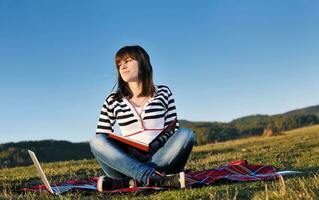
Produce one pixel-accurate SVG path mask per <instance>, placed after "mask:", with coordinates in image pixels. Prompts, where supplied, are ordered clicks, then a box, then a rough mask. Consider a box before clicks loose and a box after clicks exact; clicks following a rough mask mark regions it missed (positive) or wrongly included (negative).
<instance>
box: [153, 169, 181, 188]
mask: <svg viewBox="0 0 319 200" xmlns="http://www.w3.org/2000/svg"><path fill="white" fill-rule="evenodd" d="M147 185H148V186H159V187H171V188H185V187H186V184H185V172H180V173H176V174H169V175H158V174H157V173H156V176H151V177H149V179H148V183H147Z"/></svg>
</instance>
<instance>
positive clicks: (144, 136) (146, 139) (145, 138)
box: [126, 130, 162, 144]
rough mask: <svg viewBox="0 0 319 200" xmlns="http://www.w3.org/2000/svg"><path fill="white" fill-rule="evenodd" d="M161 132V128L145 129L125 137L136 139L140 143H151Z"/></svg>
mask: <svg viewBox="0 0 319 200" xmlns="http://www.w3.org/2000/svg"><path fill="white" fill-rule="evenodd" d="M161 132H162V130H156V131H153V130H152V131H151V130H145V131H143V132H141V133H138V134H135V135H132V136H129V137H126V138H129V139H134V140H137V141H140V142H142V143H145V144H149V143H151V142H152V141H153V140H154V138H156V136H157V135H158V134H160V133H161Z"/></svg>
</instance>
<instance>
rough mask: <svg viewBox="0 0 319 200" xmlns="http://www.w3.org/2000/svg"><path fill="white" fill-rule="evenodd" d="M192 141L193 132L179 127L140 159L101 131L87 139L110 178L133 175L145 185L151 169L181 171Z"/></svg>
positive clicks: (153, 173) (169, 172) (152, 172)
mask: <svg viewBox="0 0 319 200" xmlns="http://www.w3.org/2000/svg"><path fill="white" fill-rule="evenodd" d="M194 142H195V137H194V133H193V132H192V130H190V129H188V128H179V129H178V130H177V131H176V132H175V133H174V134H173V135H172V136H171V137H170V138H169V139H168V140H167V141H166V143H165V145H164V146H163V147H161V148H160V149H158V150H157V151H156V152H155V153H154V154H153V156H152V157H151V158H150V159H149V160H147V161H145V162H142V161H140V160H138V159H137V158H135V157H134V156H132V155H130V154H129V153H128V152H127V151H126V150H125V148H123V147H121V146H120V145H119V144H118V143H117V142H114V140H113V139H111V138H109V137H108V136H107V135H104V134H97V135H95V137H94V138H93V139H92V140H91V141H90V146H91V151H92V153H93V154H94V156H95V158H96V160H97V162H98V163H99V164H100V165H101V167H102V169H103V171H104V172H105V174H106V176H108V177H110V178H124V177H125V176H128V177H132V178H134V179H135V180H136V181H137V182H139V183H142V184H146V183H147V180H148V178H149V177H151V176H155V175H156V173H155V171H160V172H165V173H166V174H172V173H177V172H180V171H183V169H184V166H185V164H186V162H187V159H188V157H189V154H190V153H191V151H192V148H193V145H194Z"/></svg>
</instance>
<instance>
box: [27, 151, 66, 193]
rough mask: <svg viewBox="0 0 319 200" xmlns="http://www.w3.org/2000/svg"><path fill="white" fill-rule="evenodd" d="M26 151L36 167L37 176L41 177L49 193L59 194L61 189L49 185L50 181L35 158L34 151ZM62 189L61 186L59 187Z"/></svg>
mask: <svg viewBox="0 0 319 200" xmlns="http://www.w3.org/2000/svg"><path fill="white" fill-rule="evenodd" d="M28 153H29V155H30V157H31V159H32V161H33V164H34V165H35V167H36V169H37V172H38V174H39V176H40V177H41V179H42V182H43V184H44V186H45V188H46V189H47V190H48V191H49V192H50V193H51V194H54V195H58V194H61V193H62V192H63V190H62V191H61V190H60V188H59V187H56V186H55V187H54V188H52V187H51V185H50V182H49V181H48V179H47V177H46V176H45V174H44V172H43V170H42V167H41V165H40V163H39V161H38V159H37V157H36V156H35V153H34V152H33V151H30V150H28ZM61 189H62V188H61Z"/></svg>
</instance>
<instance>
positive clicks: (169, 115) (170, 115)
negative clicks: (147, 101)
mask: <svg viewBox="0 0 319 200" xmlns="http://www.w3.org/2000/svg"><path fill="white" fill-rule="evenodd" d="M168 90H169V93H168V103H167V112H166V113H165V119H164V120H165V123H164V127H165V128H166V127H167V126H168V125H169V124H170V123H171V122H172V121H173V120H174V119H175V118H176V119H177V113H176V106H175V100H174V98H173V94H172V92H171V90H170V89H168ZM178 128H179V123H178V120H177V122H176V129H178Z"/></svg>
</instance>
